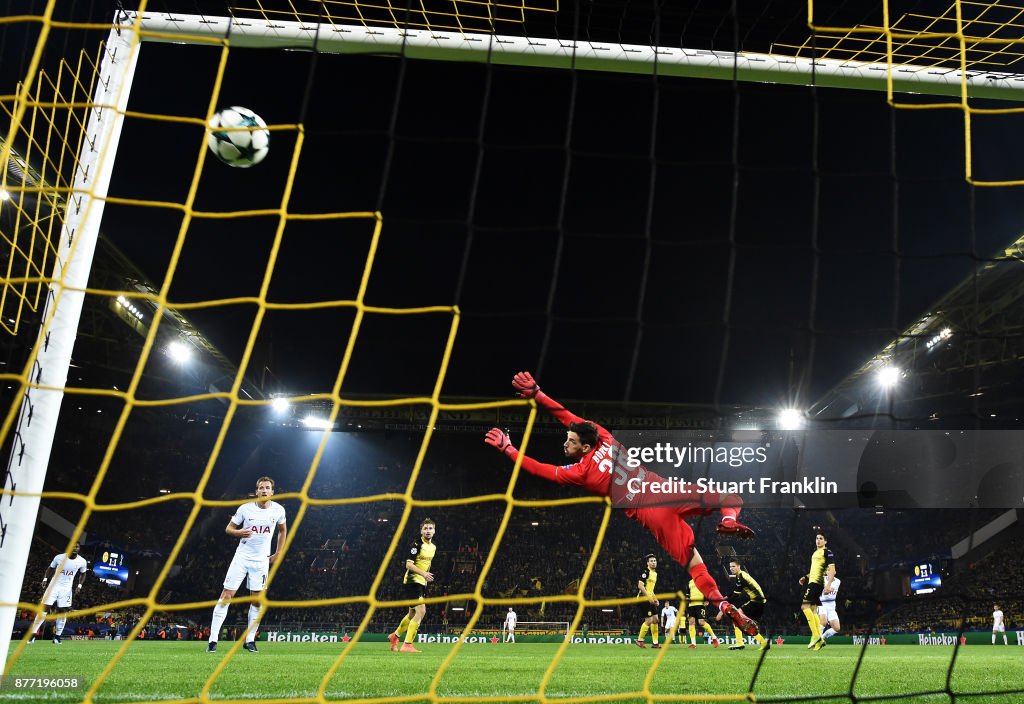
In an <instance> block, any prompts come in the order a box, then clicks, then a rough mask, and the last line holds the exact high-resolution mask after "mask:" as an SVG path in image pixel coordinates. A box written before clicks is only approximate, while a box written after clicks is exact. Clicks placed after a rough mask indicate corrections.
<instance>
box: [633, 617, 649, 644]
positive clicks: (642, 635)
mask: <svg viewBox="0 0 1024 704" xmlns="http://www.w3.org/2000/svg"><path fill="white" fill-rule="evenodd" d="M650 627H651V624H649V623H647V621H644V625H642V626H640V635H638V636H637V637H636V639H637V640H643V639H644V638H646V637H647V631H648V629H649V628H650Z"/></svg>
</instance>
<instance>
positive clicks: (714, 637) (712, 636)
mask: <svg viewBox="0 0 1024 704" xmlns="http://www.w3.org/2000/svg"><path fill="white" fill-rule="evenodd" d="M704 630H705V631H707V632H708V635H709V636H711V638H712V639H714V640H718V636H716V635H715V632H714V631H712V630H711V624H710V623H707V622H706V621H705V623H704Z"/></svg>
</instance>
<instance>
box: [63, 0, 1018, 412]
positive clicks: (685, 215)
mask: <svg viewBox="0 0 1024 704" xmlns="http://www.w3.org/2000/svg"><path fill="white" fill-rule="evenodd" d="M169 4H173V5H174V7H176V8H177V9H179V10H180V11H182V12H188V11H190V6H194V5H195V3H189V2H180V3H163V5H169ZM613 4H614V3H602V4H601V7H602V8H604V9H607V8H608V7H610V6H611V5H613ZM207 5H209V3H207ZM798 6H800V7H802V6H803V3H770V4H769V9H770V10H771V12H769V11H767V10H764V12H765V16H769V15H770V17H769V18H768V19H766V20H763V21H764V22H766V23H768V24H769V25H770V23H771V21H774V22H776V23H777V24H780V25H784V26H786V27H787V28H788V31H792V27H793V25H792V23H791V22H789V21H788V20H787V21H786V22H783V19H784V18H787V17H788V18H792V17H799V16H800V15H799V11H800V10H799V7H798ZM82 7H84V5H83V6H82ZM586 7H588V8H591V9H592V8H594V7H597V5H592V4H587V5H586ZM95 8H96V5H95V4H93V5H92V6H90V11H95V12H98V13H100V14H102V13H101V12H100V11H99V10H96V9H95ZM571 9H572V8H569V10H565V11H563V16H564V14H565V12H569V11H570V10H571ZM773 13H774V14H773ZM729 21H730V20H729V19H728V18H725V19H723V22H724V23H725V26H726V27H727V25H728V23H729ZM751 21H752V20H751V18H744V19H743V22H744V23H748V22H751ZM744 26H746V25H745V24H744ZM586 29H587V27H586V26H585V24H584V25H582V26H581V27H579V31H580V33H581V35H584V34H585V33H586ZM708 36H711V35H708ZM713 36H714V37H716V39H717V41H718V42H719V45H721V43H722V42H723V41H725V42H726V43H727V40H728V39H729V38H730V37H731V36H732V32H729V31H726V30H725V29H723V30H721V31H717V32H716V33H715V34H714V35H713ZM744 36H746V35H744ZM750 36H753V34H751V35H750ZM687 38H690V37H687ZM723 38H724V39H723ZM673 41H674V42H675V43H676V44H677V45H678V43H679V42H680V38H678V37H676V38H674V39H673ZM668 43H672V41H670V42H668ZM682 43H683V44H686V42H685V41H684V42H682ZM218 59H219V50H217V49H214V48H209V47H184V46H168V45H147V46H145V47H144V50H143V53H142V58H141V60H140V63H139V69H138V73H137V75H136V78H135V86H134V91H133V94H132V99H131V102H130V105H129V109H130V110H133V111H138V112H143V113H166V114H172V115H179V116H188V117H203V116H204V115H205V114H206V110H207V105H208V103H209V101H210V96H211V91H212V89H213V80H214V76H215V71H216V65H217V61H218ZM910 100H919V99H914V98H910ZM929 100H931V99H929ZM216 103H217V104H218V105H219V106H228V105H243V106H245V107H248V108H251V109H252V110H254V111H256V112H257V113H258V114H260V115H261V116H262V117H263V118H264V119H265V120H266V121H267V122H268V123H270V124H272V125H283V124H295V123H298V122H302V124H303V125H304V127H305V130H306V141H305V145H304V147H303V150H302V155H301V158H300V161H299V165H298V171H297V175H296V181H295V186H294V192H293V194H292V197H291V200H290V202H289V204H288V210H289V212H293V213H325V212H343V211H373V210H379V211H380V212H382V213H383V217H384V230H383V236H382V239H381V244H380V249H379V252H378V256H377V262H376V265H375V267H374V270H373V274H372V276H371V280H370V285H369V289H368V293H367V296H366V302H367V303H368V304H370V305H378V306H397V307H408V306H422V305H450V304H458V305H459V306H460V307H461V309H462V311H463V313H464V318H463V320H462V324H461V328H460V331H459V337H458V341H457V343H456V348H455V354H454V356H453V359H452V365H451V368H450V371H449V375H448V378H447V381H446V383H445V385H444V393H445V394H447V395H470V396H505V395H506V394H507V393H508V380H509V378H510V376H511V374H512V373H513V372H514V371H516V370H518V369H532V370H534V371H537V372H538V373H539V376H540V380H541V382H542V384H543V385H544V386H545V388H547V389H548V390H549V391H550V392H551V393H552V394H554V395H556V396H562V397H567V398H593V399H604V400H633V401H667V402H680V403H716V402H720V403H739V404H750V405H762V406H769V407H774V406H778V405H783V404H786V405H788V404H791V403H792V404H795V405H798V406H801V407H806V406H808V405H810V404H811V403H812V402H813V401H814V400H816V399H817V398H818V397H820V396H821V395H822V394H823V393H825V392H826V391H827V390H828V389H829V388H831V387H832V386H833V385H834V384H836V383H838V382H839V381H840V380H841V379H842V378H843V377H845V376H846V375H847V374H848V373H850V372H851V371H852V370H854V369H855V368H857V367H858V366H860V365H861V364H862V363H863V362H864V361H866V360H867V359H868V358H870V357H871V356H872V355H873V354H875V353H876V352H877V351H878V350H879V349H881V348H882V347H883V346H884V345H885V344H886V343H887V342H888V341H889V340H891V339H892V338H893V337H894V336H896V335H897V334H898V333H899V332H900V331H901V330H902V329H903V328H904V327H905V326H906V325H907V324H909V323H910V322H912V321H913V320H915V319H916V318H917V317H919V316H920V315H921V314H922V313H923V312H924V311H925V310H926V309H927V308H928V306H929V305H931V304H932V303H934V302H935V301H936V300H938V299H939V298H940V297H941V296H942V295H943V294H944V293H945V292H946V291H948V290H949V289H950V288H951V287H952V286H954V285H955V284H956V283H958V282H959V281H960V280H962V279H963V278H964V277H966V276H968V275H970V274H971V272H972V270H973V267H974V264H975V262H976V257H986V256H990V255H992V254H995V253H996V252H997V251H999V250H1000V249H1001V248H1002V247H1004V246H1006V245H1007V244H1008V243H1009V242H1011V241H1012V240H1013V239H1015V238H1016V237H1017V236H1018V234H1019V229H1020V228H1019V223H1020V222H1021V220H1022V217H1021V216H1022V214H1024V213H1022V212H1021V211H1022V210H1024V205H1022V203H1021V202H1020V198H1019V197H1018V190H1017V189H1014V188H971V187H970V186H969V185H968V184H966V182H965V180H964V139H963V134H964V132H963V117H962V115H961V113H960V112H959V111H956V110H948V109H947V110H927V111H920V110H917V111H909V110H894V109H892V108H891V107H889V106H888V105H887V104H886V101H885V96H884V94H881V93H869V92H854V91H838V90H830V89H812V88H795V87H784V86H776V85H760V84H737V85H733V84H732V83H730V82H727V81H697V80H691V79H678V78H654V77H651V76H639V77H638V76H620V75H610V74H596V73H584V72H566V71H555V70H546V69H519V68H505V67H496V66H488V65H463V64H444V63H431V62H424V61H407V60H402V59H397V58H384V57H342V56H337V55H314V54H312V53H309V52H260V51H253V50H241V49H233V50H232V51H231V54H230V59H229V63H228V67H227V71H226V74H225V81H224V85H223V88H222V92H221V95H220V96H219V98H218V99H217V101H216ZM1020 123H1021V118H1020V116H1018V115H1001V116H978V117H976V118H975V120H974V124H973V149H974V164H975V171H976V176H978V177H979V178H989V179H998V178H1020V177H1024V167H1021V164H1022V163H1024V160H1022V159H1021V158H1020V157H1021V156H1024V155H1022V154H1021V146H1020V143H1019V140H1014V139H1012V137H1013V135H1015V134H1019V133H1020V131H1019V130H1018V129H1017V127H1018V126H1019V125H1020ZM204 138H205V135H204V131H203V129H202V128H200V127H198V126H193V125H178V124H173V123H166V122H156V121H151V120H145V119H132V118H130V119H128V120H126V122H125V128H124V133H123V136H122V140H121V151H120V152H119V154H118V157H117V166H116V169H115V176H114V181H113V183H112V185H111V191H110V192H111V195H114V196H119V197H124V198H139V199H148V200H159V201H168V202H176V203H182V202H184V199H185V197H186V195H187V190H188V186H189V182H190V178H191V174H192V170H193V166H194V163H195V158H196V156H197V154H198V153H199V151H200V150H201V149H202V148H203V147H202V145H203V144H204ZM295 145H296V140H295V134H294V133H293V132H288V131H275V132H274V133H273V138H272V145H271V150H270V154H269V156H268V157H267V159H266V160H265V161H264V162H263V163H262V164H260V165H259V166H257V167H255V168H252V169H249V170H241V169H231V168H229V167H226V166H225V165H223V164H221V163H218V162H216V161H215V160H214V159H213V158H212V157H210V158H208V159H207V161H206V164H205V167H204V170H203V173H202V175H201V180H200V183H199V190H198V195H197V199H196V205H195V207H196V209H197V210H201V211H217V212H226V211H234V210H244V209H249V208H266V207H277V206H278V205H279V204H280V202H281V197H282V192H283V188H284V183H285V178H286V176H287V173H288V166H289V163H290V160H291V157H292V153H293V150H294V148H295ZM180 225H181V213H180V212H179V211H177V210H173V209H165V210H160V209H152V208H146V209H142V208H138V207H129V206H124V205H116V204H110V205H108V206H107V210H106V214H105V219H104V223H103V233H104V234H105V235H106V236H107V237H109V238H110V239H111V240H112V241H114V242H115V243H116V244H117V246H118V247H120V248H121V249H122V250H123V251H124V252H125V253H126V254H127V255H128V257H129V258H131V259H132V260H133V261H135V262H136V263H137V264H138V265H139V266H140V267H141V268H142V269H143V270H144V271H145V272H146V273H147V275H148V276H149V277H150V278H151V279H153V280H154V281H156V282H159V281H161V280H162V279H163V277H164V274H165V271H166V266H167V262H168V260H169V257H170V253H171V248H172V246H173V243H174V240H175V238H176V236H177V234H178V229H179V227H180ZM276 227H277V220H276V218H274V217H260V218H246V219H232V220H223V219H197V220H194V221H193V222H192V224H191V227H190V228H189V231H188V235H187V240H186V244H185V247H184V251H183V256H182V261H181V263H180V264H179V268H178V272H177V274H176V276H175V279H174V281H173V284H172V286H171V289H170V296H171V299H172V301H174V302H192V301H197V300H208V299H214V298H221V297H229V296H243V295H254V294H256V293H257V291H258V288H259V286H260V283H261V281H262V277H263V272H264V268H265V265H266V260H267V256H268V254H269V250H270V243H271V240H272V238H273V236H274V233H275V230H276ZM371 228H372V223H371V222H370V221H368V220H341V221H339V220H332V221H322V222H305V223H303V222H291V223H289V225H288V227H287V229H286V232H285V236H284V242H283V246H282V249H281V254H280V261H279V263H278V265H277V267H276V270H275V273H274V276H273V279H272V282H271V286H270V293H269V296H270V298H271V299H272V300H275V301H287V302H301V301H304V302H311V301H323V300H338V299H346V298H351V297H353V296H354V295H355V292H356V290H357V286H358V277H359V276H360V274H361V272H362V267H363V262H364V258H365V256H366V252H367V247H368V244H369V238H370V233H371ZM188 315H189V316H190V317H191V318H192V319H193V320H195V321H196V323H197V324H198V326H199V328H200V329H201V330H202V332H203V333H204V334H205V335H206V336H207V337H208V338H209V339H211V340H212V341H213V342H214V343H215V344H216V345H217V346H218V347H219V348H221V349H222V351H223V352H224V353H225V354H226V355H227V356H228V357H229V358H230V359H232V360H235V361H237V360H240V358H241V352H242V349H243V347H244V344H245V342H246V339H247V335H248V332H249V329H250V326H251V324H252V321H253V318H254V315H255V307H254V306H252V305H234V306H225V307H218V308H214V309H203V310H195V311H192V312H190V313H188ZM352 319H353V314H352V311H351V310H350V309H335V310H333V311H326V312H301V313H300V312H271V313H269V314H268V316H267V318H266V320H265V322H264V327H263V330H261V333H260V336H259V339H258V343H257V354H256V356H257V362H258V363H259V364H260V365H262V364H267V365H268V366H269V368H270V370H271V371H272V376H271V379H272V383H273V384H275V385H276V388H270V389H267V390H268V391H285V392H289V393H307V392H322V391H327V390H329V388H330V386H331V384H332V382H333V379H334V376H335V374H336V372H337V368H338V364H339V363H340V360H341V354H342V351H343V349H344V345H345V342H346V339H347V336H348V332H349V329H350V326H351V322H352ZM448 327H449V318H448V317H447V316H444V315H430V316H415V317H410V316H403V317H392V316H379V315H371V316H369V317H368V318H367V319H366V320H365V322H364V324H363V332H362V335H361V338H360V342H359V345H358V347H357V351H356V355H355V358H354V360H353V366H352V368H351V371H350V373H349V376H348V379H347V380H346V383H345V386H344V387H343V393H345V392H346V391H347V392H350V393H381V394H399V393H400V394H422V393H429V391H430V389H431V387H432V385H433V379H434V374H435V373H436V370H437V367H438V364H439V362H440V359H441V353H442V349H443V344H444V340H445V337H446V335H447V331H448ZM250 375H252V376H256V375H258V370H257V369H252V370H250Z"/></svg>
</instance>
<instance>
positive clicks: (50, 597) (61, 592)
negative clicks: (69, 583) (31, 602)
mask: <svg viewBox="0 0 1024 704" xmlns="http://www.w3.org/2000/svg"><path fill="white" fill-rule="evenodd" d="M43 604H44V605H45V606H53V605H54V604H56V605H57V606H59V607H60V608H62V609H69V608H71V588H70V587H67V588H64V589H54V590H53V591H52V592H50V593H48V594H47V595H46V597H45V598H44V599H43Z"/></svg>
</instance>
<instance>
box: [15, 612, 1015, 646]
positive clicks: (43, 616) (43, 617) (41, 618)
mask: <svg viewBox="0 0 1024 704" xmlns="http://www.w3.org/2000/svg"><path fill="white" fill-rule="evenodd" d="M47 613H48V612H47V611H44V612H42V613H41V614H39V615H38V616H36V620H35V621H33V622H32V635H33V636H34V635H35V634H36V631H38V630H39V626H40V625H42V623H43V621H45V620H46V614H47ZM995 642H996V634H995V633H993V634H992V644H993V645H995Z"/></svg>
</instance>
